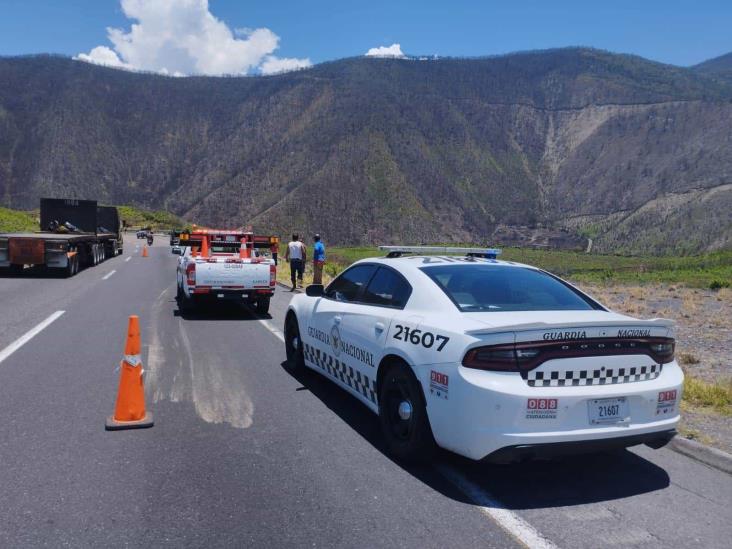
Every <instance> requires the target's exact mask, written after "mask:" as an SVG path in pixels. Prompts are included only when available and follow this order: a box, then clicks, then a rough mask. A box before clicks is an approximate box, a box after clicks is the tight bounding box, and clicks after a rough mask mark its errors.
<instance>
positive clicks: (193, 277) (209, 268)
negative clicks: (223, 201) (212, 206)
mask: <svg viewBox="0 0 732 549" xmlns="http://www.w3.org/2000/svg"><path fill="white" fill-rule="evenodd" d="M278 244H279V240H278V239H277V238H276V237H255V236H254V235H253V234H252V233H239V232H236V231H197V232H193V233H189V234H185V235H181V240H180V245H179V246H175V247H173V253H174V254H179V255H180V256H181V257H180V259H179V260H178V268H177V284H178V295H177V299H178V306H179V307H180V309H181V311H184V312H185V311H190V310H191V309H193V308H195V307H196V306H198V305H199V304H201V303H202V302H208V303H221V302H225V301H228V302H231V301H237V302H241V303H248V304H250V305H252V306H254V308H255V309H256V311H257V313H259V314H267V312H268V311H269V301H270V298H271V297H272V295H273V294H274V290H275V279H276V269H277V251H276V250H277V246H278Z"/></svg>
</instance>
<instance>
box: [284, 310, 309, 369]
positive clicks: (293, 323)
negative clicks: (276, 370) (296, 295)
mask: <svg viewBox="0 0 732 549" xmlns="http://www.w3.org/2000/svg"><path fill="white" fill-rule="evenodd" d="M285 351H286V352H287V365H286V368H287V370H288V371H289V372H290V373H292V374H296V373H298V372H301V371H302V370H304V369H305V355H304V353H303V344H302V340H301V339H300V328H299V327H298V325H297V318H296V317H295V315H294V314H290V315H288V317H287V320H286V321H285Z"/></svg>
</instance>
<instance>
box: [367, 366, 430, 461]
mask: <svg viewBox="0 0 732 549" xmlns="http://www.w3.org/2000/svg"><path fill="white" fill-rule="evenodd" d="M379 423H381V431H382V433H383V434H384V438H385V439H386V444H387V447H388V450H389V453H391V454H392V455H393V456H395V457H396V458H398V459H400V460H402V461H405V462H411V463H415V462H424V461H427V460H429V458H430V457H431V456H432V453H433V451H434V449H435V439H434V438H433V436H432V429H431V428H430V423H429V419H428V417H427V408H426V407H425V404H424V396H423V394H422V388H421V387H420V385H419V383H418V382H417V379H416V378H415V377H414V374H413V373H412V371H411V370H410V369H409V366H407V365H406V364H403V363H395V364H392V365H391V366H390V367H389V369H388V370H387V372H386V374H385V375H384V378H383V380H382V381H381V385H380V387H379Z"/></svg>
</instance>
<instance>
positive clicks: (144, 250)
mask: <svg viewBox="0 0 732 549" xmlns="http://www.w3.org/2000/svg"><path fill="white" fill-rule="evenodd" d="M142 257H147V244H145V245H144V246H143V247H142Z"/></svg>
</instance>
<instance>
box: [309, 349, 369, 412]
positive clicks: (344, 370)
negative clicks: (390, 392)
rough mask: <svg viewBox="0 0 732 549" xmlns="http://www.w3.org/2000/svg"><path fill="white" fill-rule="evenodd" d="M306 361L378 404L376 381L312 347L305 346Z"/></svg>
mask: <svg viewBox="0 0 732 549" xmlns="http://www.w3.org/2000/svg"><path fill="white" fill-rule="evenodd" d="M304 355H305V360H306V361H308V362H310V363H311V364H315V365H316V366H318V367H319V368H320V369H321V370H323V371H324V372H327V373H328V374H330V375H331V376H332V377H334V378H336V379H339V380H341V381H342V382H343V383H345V384H346V385H348V386H349V387H351V388H352V389H355V390H356V391H358V392H359V393H361V394H362V395H363V396H365V397H366V398H368V399H369V400H371V402H373V403H374V404H376V380H375V379H369V376H367V375H365V374H362V373H361V372H359V371H358V370H354V369H353V368H352V367H351V366H347V365H346V363H345V362H341V361H340V360H338V359H337V358H335V357H333V355H330V354H328V353H325V352H323V351H321V350H320V349H318V348H316V347H313V346H311V345H308V344H307V343H306V344H305V349H304Z"/></svg>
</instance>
